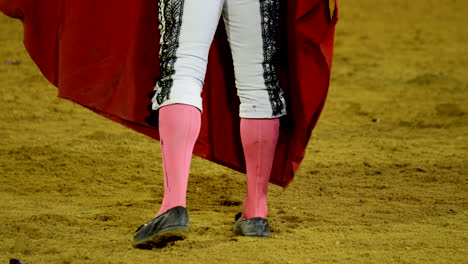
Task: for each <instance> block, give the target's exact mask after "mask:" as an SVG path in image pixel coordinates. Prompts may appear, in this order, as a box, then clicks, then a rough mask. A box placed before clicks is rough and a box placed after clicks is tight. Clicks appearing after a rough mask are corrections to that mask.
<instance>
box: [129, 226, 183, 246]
mask: <svg viewBox="0 0 468 264" xmlns="http://www.w3.org/2000/svg"><path fill="white" fill-rule="evenodd" d="M187 233H188V228H187V227H185V226H183V227H179V226H177V227H169V228H166V229H164V230H161V232H159V233H158V234H155V235H154V236H152V237H149V238H148V239H145V240H142V241H138V242H134V243H133V246H134V247H136V248H141V249H152V248H160V247H164V246H165V245H167V244H169V243H171V242H174V241H178V240H184V239H186V238H187Z"/></svg>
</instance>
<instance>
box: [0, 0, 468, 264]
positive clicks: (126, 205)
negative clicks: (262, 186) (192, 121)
mask: <svg viewBox="0 0 468 264" xmlns="http://www.w3.org/2000/svg"><path fill="white" fill-rule="evenodd" d="M340 4H341V6H340V8H341V9H340V11H341V21H340V24H339V26H338V29H337V41H336V56H335V60H334V65H333V66H334V67H333V79H332V84H331V89H330V96H329V100H328V102H327V105H326V108H325V111H324V113H323V115H322V117H321V120H320V122H319V124H318V126H317V129H316V130H315V133H314V135H313V138H312V140H311V142H310V145H309V148H308V152H307V155H306V158H305V160H304V163H303V165H302V167H301V169H300V170H299V173H298V175H297V177H296V179H295V181H294V182H293V183H292V184H291V185H290V187H288V188H287V189H286V190H285V191H283V190H282V189H281V188H279V187H276V186H271V188H270V190H271V191H270V196H269V205H270V221H271V225H272V227H273V229H274V233H273V235H272V237H271V238H269V239H253V238H244V237H237V236H234V235H233V234H232V232H231V227H232V224H233V216H234V215H235V213H237V212H238V211H240V209H241V204H240V202H241V201H242V197H243V193H244V188H245V186H244V175H242V174H240V173H237V172H234V171H232V170H229V169H226V168H224V167H221V166H218V165H215V164H212V163H210V162H207V161H205V160H202V159H200V158H194V160H193V163H192V171H191V177H190V185H189V191H188V208H189V213H190V217H191V231H190V236H189V238H188V239H187V240H185V241H181V242H177V243H175V244H173V245H170V246H168V247H166V248H163V249H156V250H151V251H147V250H138V249H134V248H132V247H131V239H132V236H133V231H134V230H135V228H136V227H138V226H139V225H140V224H142V223H144V222H146V221H147V220H149V219H150V218H151V217H152V215H153V214H154V213H155V211H156V210H157V209H158V206H159V203H160V201H161V197H162V194H163V186H162V177H161V174H162V170H161V162H160V158H161V153H160V150H159V145H158V142H156V141H153V140H151V139H149V138H147V137H145V136H142V135H140V134H137V133H136V132H133V131H131V130H128V129H126V128H124V127H122V126H120V125H118V124H115V123H113V122H111V121H109V120H107V119H105V118H103V117H101V116H98V115H96V114H94V113H92V112H90V111H88V110H86V109H85V108H83V107H81V106H78V105H76V104H73V103H71V102H69V101H65V100H62V99H58V98H56V93H57V90H56V88H55V87H53V86H51V85H50V84H48V83H47V82H46V81H45V79H44V78H43V77H42V76H41V74H40V73H39V71H38V70H37V68H36V66H35V65H34V64H33V63H32V61H31V59H30V58H29V57H28V55H27V54H26V52H25V50H24V48H23V46H22V43H21V38H22V27H21V24H20V22H18V21H16V20H12V19H9V18H7V17H6V16H3V15H0V263H7V262H8V259H9V258H18V259H20V260H21V261H22V262H29V263H30V264H37V263H100V264H103V263H112V264H116V263H184V264H186V263H236V264H237V263H262V264H267V263H376V264H381V263H467V260H468V252H467V249H468V236H467V235H468V221H467V219H468V218H467V216H468V213H467V207H468V205H467V198H468V188H467V180H468V178H467V174H468V135H467V133H468V56H467V54H468V27H467V23H468V16H467V13H466V10H468V1H465V0H438V1H436V0H413V1H408V0H392V1H383V0H382V1H376V0H353V1H340Z"/></svg>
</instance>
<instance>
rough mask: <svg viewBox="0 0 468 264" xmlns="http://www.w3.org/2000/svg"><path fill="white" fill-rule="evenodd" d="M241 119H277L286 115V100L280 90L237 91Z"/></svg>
mask: <svg viewBox="0 0 468 264" xmlns="http://www.w3.org/2000/svg"><path fill="white" fill-rule="evenodd" d="M237 94H238V96H239V99H240V102H241V104H240V107H239V116H240V117H241V118H252V119H255V118H262V119H263V118H265V119H269V118H278V117H281V116H284V115H286V100H285V99H284V94H283V92H282V91H281V89H279V88H278V89H276V90H274V91H273V90H267V89H238V90H237Z"/></svg>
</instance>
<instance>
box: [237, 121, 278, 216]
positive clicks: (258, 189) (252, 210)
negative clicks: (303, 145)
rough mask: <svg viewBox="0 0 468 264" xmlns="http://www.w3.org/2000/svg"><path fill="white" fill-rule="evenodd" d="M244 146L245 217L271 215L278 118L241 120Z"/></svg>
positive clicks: (243, 214)
mask: <svg viewBox="0 0 468 264" xmlns="http://www.w3.org/2000/svg"><path fill="white" fill-rule="evenodd" d="M240 131H241V139H242V147H243V148H244V155H245V162H246V165H247V194H246V196H245V200H244V210H243V212H242V217H243V218H253V217H263V218H266V217H267V215H268V208H267V192H268V181H269V178H270V173H271V167H272V166H273V158H274V155H275V149H276V143H277V141H278V135H279V119H277V118H276V119H245V118H243V119H241V125H240Z"/></svg>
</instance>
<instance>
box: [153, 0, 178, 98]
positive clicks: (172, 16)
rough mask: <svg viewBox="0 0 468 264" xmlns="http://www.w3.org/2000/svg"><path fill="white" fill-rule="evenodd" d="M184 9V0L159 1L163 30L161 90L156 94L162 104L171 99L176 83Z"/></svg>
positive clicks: (161, 28) (160, 61)
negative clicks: (175, 76)
mask: <svg viewBox="0 0 468 264" xmlns="http://www.w3.org/2000/svg"><path fill="white" fill-rule="evenodd" d="M183 11H184V0H160V1H159V14H158V18H159V29H160V32H161V40H160V42H161V47H160V50H159V63H160V68H161V76H160V77H159V79H158V80H157V81H156V83H157V86H158V87H159V88H160V89H161V90H160V91H159V92H157V95H156V102H157V103H158V104H162V103H163V102H164V101H166V100H168V99H169V94H170V92H171V88H172V85H173V83H174V80H173V79H172V75H174V74H175V69H174V64H175V62H176V60H177V57H176V51H177V48H179V36H180V28H181V26H182V15H183Z"/></svg>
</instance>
